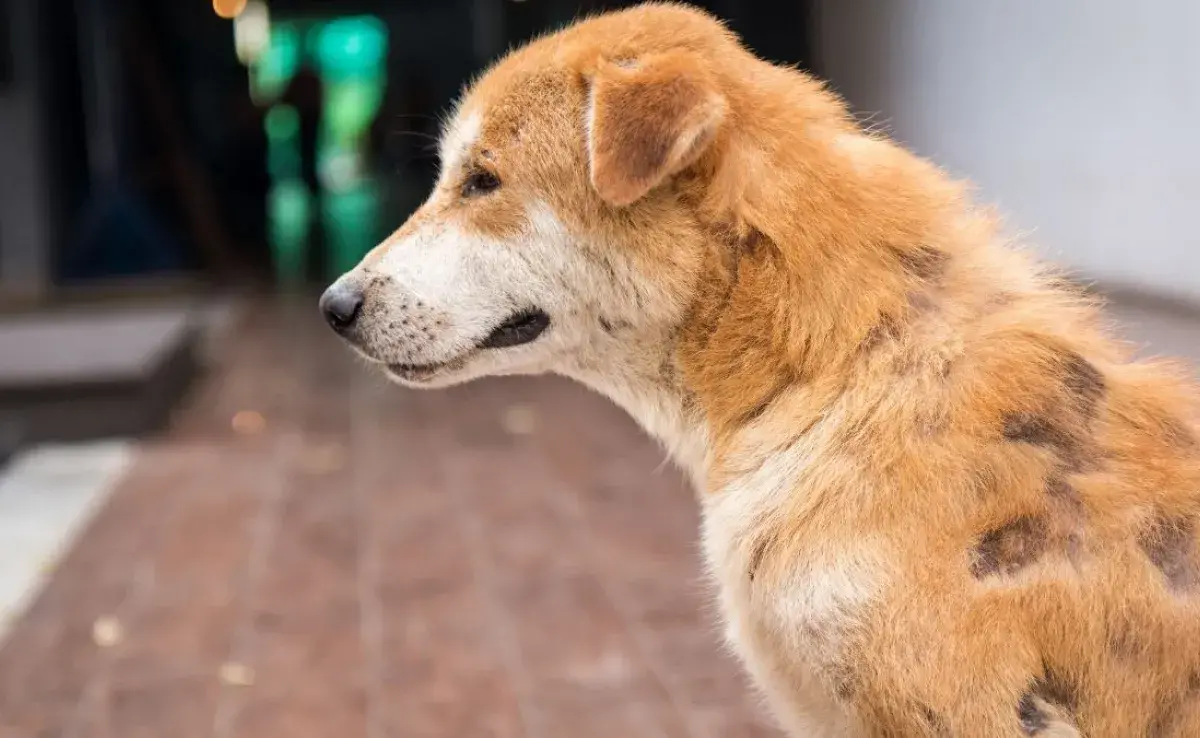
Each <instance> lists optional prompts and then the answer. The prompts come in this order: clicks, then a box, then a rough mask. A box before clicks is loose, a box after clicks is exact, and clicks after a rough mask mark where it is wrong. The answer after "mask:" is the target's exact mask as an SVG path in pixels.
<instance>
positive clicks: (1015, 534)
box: [971, 516, 1047, 579]
mask: <svg viewBox="0 0 1200 738" xmlns="http://www.w3.org/2000/svg"><path fill="white" fill-rule="evenodd" d="M1046 539H1047V530H1046V521H1045V520H1043V519H1041V518H1037V517H1032V516H1022V517H1019V518H1017V519H1016V520H1013V521H1012V522H1010V523H1007V524H1005V525H1003V526H1001V527H999V528H996V529H994V530H990V531H988V532H987V533H984V534H983V536H982V537H981V538H980V539H979V543H977V544H976V545H975V550H974V552H973V553H974V555H973V556H972V561H971V574H972V575H974V576H975V578H976V579H983V578H984V577H987V576H992V575H1003V576H1012V575H1013V574H1016V573H1017V572H1019V571H1020V570H1021V569H1024V568H1025V567H1027V566H1029V565H1030V564H1032V563H1033V562H1035V561H1037V560H1038V558H1039V557H1040V556H1041V555H1042V554H1043V553H1044V552H1045V550H1046Z"/></svg>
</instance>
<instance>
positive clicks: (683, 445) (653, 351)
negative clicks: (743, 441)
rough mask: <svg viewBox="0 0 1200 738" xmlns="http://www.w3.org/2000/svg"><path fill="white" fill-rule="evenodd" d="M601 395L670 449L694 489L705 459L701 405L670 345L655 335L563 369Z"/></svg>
mask: <svg viewBox="0 0 1200 738" xmlns="http://www.w3.org/2000/svg"><path fill="white" fill-rule="evenodd" d="M567 373H568V375H569V376H571V377H572V378H574V379H576V380H578V381H580V382H582V383H584V384H586V385H587V386H589V387H591V388H592V389H594V390H596V391H597V392H599V393H601V394H603V395H605V396H606V397H608V398H609V399H610V400H612V401H613V402H615V403H616V404H617V405H618V406H620V407H621V408H622V409H623V410H625V412H627V413H629V415H630V416H631V417H632V418H633V419H634V420H635V421H637V423H638V424H639V425H640V426H641V427H642V428H643V429H644V430H645V431H646V432H647V433H649V434H650V435H651V436H653V437H654V438H655V439H656V440H657V441H658V442H659V443H661V444H662V445H663V447H664V448H665V449H666V450H667V452H668V453H669V454H670V456H671V459H672V460H673V461H674V462H675V464H676V465H678V466H679V467H680V468H681V469H682V470H683V471H684V472H685V473H686V474H687V475H688V477H689V478H690V480H691V481H692V484H693V485H694V486H695V488H696V489H697V490H698V491H699V490H702V489H704V483H705V479H706V477H707V473H706V472H707V467H708V462H709V433H708V428H707V423H706V421H705V418H704V412H703V410H702V409H701V408H700V407H699V406H698V405H697V404H696V401H695V398H694V397H693V395H692V393H691V391H690V390H689V389H688V388H687V387H686V386H685V385H684V383H683V379H682V376H681V374H680V372H679V371H678V369H677V366H676V347H675V343H674V341H673V340H671V339H670V338H669V337H667V336H663V337H661V340H656V341H647V342H645V343H642V342H637V343H633V344H625V345H623V346H622V347H620V348H615V347H614V350H613V351H612V352H611V353H606V354H605V359H604V361H603V362H602V363H601V362H597V363H595V364H591V363H589V364H586V365H583V366H580V367H577V368H575V369H573V370H572V371H569V372H567Z"/></svg>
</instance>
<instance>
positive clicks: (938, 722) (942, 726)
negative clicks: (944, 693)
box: [921, 705, 950, 738]
mask: <svg viewBox="0 0 1200 738" xmlns="http://www.w3.org/2000/svg"><path fill="white" fill-rule="evenodd" d="M921 716H922V717H924V718H925V724H926V725H927V726H928V727H929V733H930V735H935V736H939V738H942V737H945V738H949V736H950V728H949V726H947V725H946V721H945V720H943V719H942V716H941V715H939V714H937V713H936V712H934V711H933V708H932V707H929V706H928V705H922V706H921Z"/></svg>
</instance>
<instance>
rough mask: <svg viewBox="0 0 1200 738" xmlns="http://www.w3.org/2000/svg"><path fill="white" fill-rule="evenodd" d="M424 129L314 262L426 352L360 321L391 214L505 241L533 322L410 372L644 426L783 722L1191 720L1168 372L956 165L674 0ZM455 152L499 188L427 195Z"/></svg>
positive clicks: (956, 731)
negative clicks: (410, 194)
mask: <svg viewBox="0 0 1200 738" xmlns="http://www.w3.org/2000/svg"><path fill="white" fill-rule="evenodd" d="M446 142H447V143H446V145H445V148H444V151H443V159H444V162H443V164H444V169H443V174H442V178H441V180H440V182H439V185H438V188H437V190H436V191H435V192H434V194H433V196H431V198H430V200H429V202H428V203H426V205H425V206H424V207H423V208H422V209H421V210H420V212H418V213H417V214H416V215H415V216H414V217H413V219H412V220H411V221H410V222H409V223H408V224H406V225H405V227H404V228H403V229H401V231H399V232H398V233H397V234H396V236H394V237H393V238H392V239H389V241H388V242H386V243H385V244H383V245H382V246H381V247H380V249H379V250H378V251H377V252H376V253H374V254H372V255H371V256H370V257H368V259H367V260H365V261H364V263H363V265H361V266H360V267H359V268H358V269H357V270H355V272H353V273H351V274H350V275H347V276H346V277H345V278H344V279H347V280H357V281H359V282H361V283H364V284H369V285H372V289H375V290H376V292H374V293H369V294H368V306H369V308H370V309H369V310H367V309H365V310H367V312H368V314H369V317H370V321H371V322H370V323H369V325H368V327H367V328H364V335H363V337H362V338H361V340H360V341H359V344H360V349H361V350H362V351H363V352H364V353H365V354H367V355H368V356H371V357H372V358H376V359H378V360H380V361H384V362H386V361H387V360H389V359H388V358H387V357H388V356H391V355H392V354H397V352H400V353H402V354H403V355H404V356H408V355H409V354H411V353H419V352H420V351H424V350H425V349H424V348H423V344H421V343H420V341H423V340H425V339H420V337H419V336H418V337H416V338H414V337H413V336H411V335H406V336H402V337H397V335H395V334H394V333H391V332H389V331H388V329H387V325H391V324H394V322H395V321H394V318H395V316H396V310H397V309H398V308H395V304H396V303H397V300H398V299H399V298H398V297H396V295H398V294H400V292H402V291H403V289H406V288H405V287H404V285H403V284H400V283H401V282H402V281H403V279H406V278H407V277H405V276H404V275H406V274H409V272H406V271H405V269H409V268H410V267H409V266H406V260H411V259H418V258H422V257H420V256H419V253H420V249H418V248H417V246H415V245H414V243H415V242H413V239H414V238H415V236H413V235H412V234H415V233H418V232H419V233H423V234H426V235H424V236H421V239H423V240H421V241H420V244H421V248H440V247H441V246H439V244H441V243H443V241H439V240H438V239H439V238H442V237H443V236H442V235H439V234H444V233H448V232H451V231H453V233H455V234H459V235H458V236H454V237H455V238H460V237H469V238H474V239H490V240H486V243H488V244H492V243H495V244H499V246H497V247H496V248H502V249H511V256H512V259H513V263H514V264H516V266H514V267H513V269H515V270H517V271H514V272H513V274H524V273H526V272H524V271H520V270H522V269H524V270H528V273H529V274H531V275H534V276H531V277H530V280H531V284H534V283H535V284H536V289H532V288H531V292H530V294H531V295H532V296H533V297H531V298H530V299H533V298H536V297H538V296H542V297H544V298H545V299H547V300H552V301H553V300H558V301H559V302H556V303H555V304H556V305H558V304H560V303H561V305H562V306H563V307H561V308H558V309H559V312H558V313H557V314H554V320H555V321H556V322H555V323H554V324H553V325H554V327H553V328H552V329H550V332H549V333H548V334H547V337H546V338H545V339H544V340H542V339H539V341H540V342H541V343H535V344H532V345H531V346H528V347H522V349H521V351H523V352H524V353H520V352H518V353H516V354H513V355H512V356H515V357H517V358H511V359H510V358H506V357H507V356H508V355H502V354H490V353H485V354H483V355H475V354H473V355H471V358H470V359H469V360H468V359H463V360H462V361H460V362H458V363H456V364H454V366H453V367H452V368H451V369H447V370H446V373H445V374H444V376H440V377H439V379H438V381H437V383H438V384H449V383H453V382H456V381H465V380H466V379H470V378H471V377H474V376H481V375H483V374H488V373H498V372H502V373H513V372H534V371H544V370H553V371H558V372H561V373H564V374H567V375H570V376H573V377H576V378H578V379H580V380H581V381H584V382H586V383H588V384H590V385H592V386H594V387H596V388H598V389H599V390H601V391H603V392H605V393H607V394H609V395H610V396H612V397H613V398H614V399H615V400H616V401H617V402H619V403H621V404H622V405H623V406H625V407H626V408H628V409H629V411H630V412H631V413H632V414H633V415H634V416H635V417H637V418H638V419H639V420H640V421H641V422H642V423H643V424H644V425H645V426H646V427H647V428H648V429H649V430H650V431H651V432H652V433H654V434H655V435H657V436H658V437H659V438H661V439H662V440H663V441H664V443H666V444H667V445H668V446H669V447H670V448H671V450H672V452H673V453H674V454H675V456H676V459H677V460H678V461H679V463H680V464H681V465H683V466H684V467H685V468H686V469H687V470H688V471H689V472H690V473H691V474H692V477H693V479H695V480H696V483H697V486H698V488H699V491H700V495H699V496H700V503H701V505H702V507H703V511H704V531H703V536H704V551H705V555H706V558H707V563H708V565H709V567H710V570H711V572H712V574H713V577H714V580H715V582H716V585H717V589H718V593H719V597H720V602H721V606H722V611H723V614H724V616H725V617H726V618H727V621H728V623H729V633H730V639H731V644H732V646H733V647H734V648H735V650H736V651H737V652H738V654H739V655H740V656H741V657H742V659H743V660H744V661H745V663H746V665H747V668H748V669H749V671H750V672H751V674H752V675H753V676H754V678H755V680H756V682H757V683H758V684H759V685H760V686H761V687H762V689H763V691H764V693H765V694H766V696H767V698H768V699H769V701H770V704H771V705H772V706H773V708H774V709H775V711H776V713H777V714H778V716H779V719H780V721H781V723H782V724H783V725H784V726H785V727H786V728H787V729H788V730H789V731H790V732H791V733H792V734H793V735H797V736H841V735H847V736H849V735H854V736H858V735H864V736H971V737H974V736H1020V735H1039V736H1079V735H1086V736H1091V737H1093V738H1102V737H1104V736H1113V737H1122V738H1123V737H1125V736H1153V737H1154V738H1167V737H1169V736H1175V737H1177V738H1179V737H1183V736H1195V735H1200V540H1198V538H1197V536H1198V532H1200V531H1198V529H1200V522H1198V521H1200V461H1198V460H1200V451H1198V448H1197V440H1196V436H1195V430H1194V427H1193V425H1192V418H1193V417H1194V409H1195V396H1196V395H1195V391H1194V390H1193V389H1192V388H1191V387H1190V386H1188V385H1187V383H1186V382H1185V381H1184V380H1183V379H1182V378H1181V377H1182V376H1183V372H1181V371H1180V370H1178V369H1176V368H1174V367H1172V366H1170V365H1167V364H1163V363H1147V362H1136V361H1132V360H1131V359H1130V357H1129V356H1128V354H1127V353H1126V350H1125V349H1124V348H1123V347H1121V346H1119V345H1118V344H1116V343H1115V342H1114V341H1112V340H1111V339H1109V338H1108V337H1106V335H1105V334H1104V332H1103V331H1102V329H1101V328H1100V327H1099V325H1098V318H1097V311H1096V309H1095V308H1094V307H1093V306H1092V305H1090V304H1089V303H1088V301H1087V300H1085V299H1083V298H1082V297H1081V296H1080V295H1078V294H1076V293H1075V292H1073V291H1072V290H1071V289H1070V288H1069V287H1067V286H1066V285H1065V284H1063V283H1062V282H1061V281H1060V280H1058V279H1057V278H1056V277H1054V276H1053V275H1052V274H1049V273H1048V272H1046V271H1045V270H1044V269H1041V268H1040V267H1038V266H1036V265H1035V264H1034V263H1033V262H1032V261H1031V260H1029V259H1028V258H1026V257H1025V256H1023V255H1021V254H1020V253H1019V252H1018V251H1016V250H1014V249H1012V248H1011V247H1010V246H1009V245H1008V244H1006V243H1005V242H1004V240H1003V238H1002V237H1001V236H1000V235H999V231H998V227H997V224H996V222H995V221H994V219H993V217H992V216H991V215H990V214H989V213H988V212H987V211H986V210H984V209H980V208H978V207H976V206H975V205H973V204H972V202H971V201H970V199H969V197H968V195H967V193H966V192H965V190H964V188H963V187H962V186H960V185H958V184H956V183H954V182H952V181H950V180H949V179H948V178H947V177H946V176H945V175H944V174H943V173H942V172H941V171H939V170H938V169H937V168H935V167H934V166H932V165H931V164H929V163H928V162H925V161H923V160H921V159H918V158H916V157H915V156H913V155H911V154H909V153H908V152H906V151H904V150H903V149H901V148H899V147H897V146H895V145H894V144H892V143H891V142H889V141H888V140H886V139H884V138H882V137H880V136H879V135H877V134H869V133H865V132H863V131H861V130H859V129H858V128H857V127H856V126H855V125H854V124H853V123H852V122H851V120H850V119H849V117H848V116H847V114H846V111H845V109H844V107H843V105H842V104H841V102H840V101H838V100H837V99H836V98H835V97H834V96H833V95H831V94H830V93H829V92H827V91H826V90H824V89H823V87H822V86H821V85H820V84H818V83H817V82H815V81H814V80H812V79H811V78H809V77H808V76H806V75H804V74H802V73H800V72H798V71H795V70H790V69H782V68H778V67H775V66H772V65H769V64H767V63H765V62H763V61H761V60H759V59H757V58H755V57H754V56H753V55H751V54H750V53H749V52H747V51H746V50H745V49H744V48H742V47H741V45H740V44H739V43H738V42H737V40H736V39H735V38H734V37H733V36H732V35H731V34H729V33H728V32H727V31H726V30H725V29H724V28H723V27H721V26H720V25H719V24H718V23H717V22H715V21H714V20H712V19H711V18H709V17H708V16H706V15H704V14H702V13H699V12H696V11H693V10H689V9H686V8H683V7H681V6H672V5H647V6H642V7H639V8H635V9H632V10H628V11H624V12H620V13H615V14H611V15H604V16H599V17H596V18H593V19H589V20H586V21H584V22H581V23H579V24H577V25H575V26H572V27H570V28H568V29H566V30H564V31H561V32H559V33H556V34H554V35H551V36H548V37H546V38H543V39H540V40H537V41H535V42H533V43H532V44H530V45H528V46H526V47H525V48H523V49H520V50H518V51H516V52H514V53H513V54H511V55H510V56H508V57H507V58H505V59H504V60H502V61H501V62H499V63H498V64H497V65H496V66H495V67H494V68H493V69H492V70H490V71H489V72H488V73H487V74H486V75H485V76H484V77H483V78H482V79H481V80H480V81H479V82H478V83H477V84H475V85H474V86H473V88H472V89H471V91H470V92H469V93H468V95H467V96H466V97H465V99H464V101H463V103H462V105H461V106H460V109H459V110H458V111H457V113H456V116H455V118H454V121H453V122H452V123H451V125H450V130H449V132H448V134H447V137H446ZM480 166H483V167H489V168H492V169H494V170H495V171H496V172H497V173H498V175H499V177H500V179H501V180H502V181H503V186H502V187H501V188H500V189H499V190H497V191H496V192H495V193H493V194H491V195H488V196H487V197H484V198H471V199H468V198H464V197H463V196H460V194H459V189H460V188H461V186H462V181H463V178H464V177H466V176H467V173H468V172H469V171H471V169H472V168H473V167H480ZM462 234H466V236H463V235H462ZM446 238H449V237H448V236H447V237H446ZM483 242H485V241H481V243H483ZM447 248H449V246H447ZM455 248H460V247H457V246H456V247H455ZM461 248H465V247H461ZM489 248H490V247H489ZM455 253H456V254H458V253H459V252H458V251H456V252H455ZM531 254H532V255H534V256H531ZM456 258H458V257H456ZM463 258H468V259H469V254H468V255H467V256H466V257H463ZM521 259H526V260H530V259H532V260H533V262H536V263H529V264H524V263H522V262H521ZM548 262H552V263H553V264H554V265H557V266H553V268H551V267H547V266H545V265H546V263H548ZM410 271H411V270H410ZM413 273H415V272H413ZM507 281H508V284H506V285H505V286H504V287H503V288H501V287H491V286H487V285H485V286H483V287H479V289H481V290H484V291H487V290H491V289H497V290H499V289H510V288H516V287H520V286H521V285H518V284H515V282H519V281H521V280H520V279H513V278H508V280H507ZM395 284H400V286H399V287H395V286H394V285H395ZM421 284H425V282H422V283H421ZM439 284H440V283H439ZM480 284H483V282H480ZM378 285H384V286H378ZM387 285H393V287H389V288H388V289H389V290H391V291H386V290H385V287H386V286H387ZM427 291H428V290H427ZM473 294H474V293H472V295H473ZM438 297H439V295H436V294H433V295H429V294H426V295H425V299H426V301H429V300H431V299H432V300H437V299H438ZM457 299H459V298H457V297H452V296H448V297H446V299H445V301H444V305H443V306H442V307H439V308H438V310H439V311H440V312H439V313H438V315H439V316H441V317H440V318H439V319H440V320H443V321H444V322H447V323H448V324H450V325H453V324H455V321H456V320H458V319H459V318H458V316H457V313H456V308H455V300H457ZM372 301H374V303H372ZM373 304H374V307H371V305H373ZM479 304H481V305H483V304H485V303H484V302H480V303H479ZM479 311H482V312H481V313H480V314H481V315H482V314H483V312H486V309H485V308H479ZM551 312H552V313H553V311H551ZM473 315H474V314H473ZM476 317H477V316H476ZM485 317H486V316H485ZM472 319H473V320H474V319H476V318H475V317H473V318H472ZM478 319H479V320H483V318H478ZM389 320H391V323H389ZM463 321H465V318H464V319H463ZM466 324H467V323H465V322H464V325H466ZM471 325H473V324H471ZM464 330H465V329H464ZM426 335H427V336H430V340H431V341H434V340H435V339H437V335H435V334H433V333H432V332H427V334H426ZM418 339H420V341H418ZM465 341H466V339H462V340H460V341H459V342H458V343H455V344H454V345H455V346H458V345H459V344H460V343H464V342H465ZM414 342H415V343H414ZM538 346H542V348H538ZM430 350H431V351H432V349H430ZM397 355H400V354H397ZM505 362H508V363H505ZM455 372H458V373H455ZM646 504H648V505H652V504H654V501H653V500H647V501H646Z"/></svg>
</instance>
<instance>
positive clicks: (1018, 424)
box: [1003, 413, 1091, 472]
mask: <svg viewBox="0 0 1200 738" xmlns="http://www.w3.org/2000/svg"><path fill="white" fill-rule="evenodd" d="M1068 423H1069V421H1067V420H1065V419H1063V420H1058V419H1052V418H1051V417H1049V416H1046V415H1037V414H1033V413H1010V414H1008V415H1006V416H1004V430H1003V434H1004V438H1005V439H1007V440H1009V441H1014V442H1017V443H1028V444H1030V445H1031V446H1041V447H1043V448H1047V449H1050V450H1051V451H1054V452H1055V453H1056V454H1057V455H1058V457H1059V459H1060V461H1061V462H1062V466H1063V469H1064V470H1065V471H1071V472H1075V471H1082V470H1083V469H1084V468H1086V467H1087V466H1088V465H1089V463H1091V458H1090V457H1091V453H1090V451H1091V450H1090V449H1088V448H1087V446H1085V444H1084V443H1083V441H1082V440H1081V438H1080V433H1079V432H1077V431H1078V430H1082V428H1080V429H1076V428H1073V427H1071V426H1070V425H1069V424H1068Z"/></svg>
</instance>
